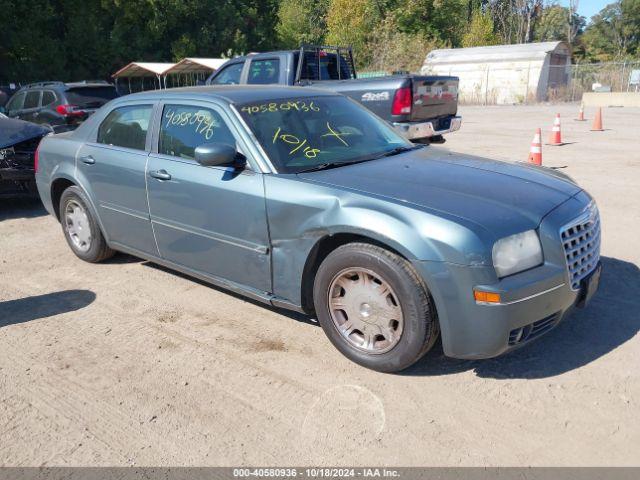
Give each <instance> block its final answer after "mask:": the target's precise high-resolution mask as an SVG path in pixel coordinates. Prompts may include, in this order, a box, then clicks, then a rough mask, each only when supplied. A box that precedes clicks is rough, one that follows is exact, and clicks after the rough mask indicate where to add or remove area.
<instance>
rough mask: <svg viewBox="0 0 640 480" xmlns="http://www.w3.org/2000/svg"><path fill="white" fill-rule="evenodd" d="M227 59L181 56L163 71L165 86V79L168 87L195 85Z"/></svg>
mask: <svg viewBox="0 0 640 480" xmlns="http://www.w3.org/2000/svg"><path fill="white" fill-rule="evenodd" d="M227 60H228V59H226V58H183V59H182V60H180V61H179V62H178V63H176V64H175V65H174V66H173V67H171V68H170V69H169V70H167V71H166V72H164V75H165V86H167V80H168V81H169V83H170V85H169V86H170V87H180V86H189V85H197V84H198V82H204V81H205V80H206V79H207V77H208V76H209V75H211V73H213V72H215V71H216V70H217V69H218V68H220V66H221V65H223V64H224V63H225V62H226V61H227Z"/></svg>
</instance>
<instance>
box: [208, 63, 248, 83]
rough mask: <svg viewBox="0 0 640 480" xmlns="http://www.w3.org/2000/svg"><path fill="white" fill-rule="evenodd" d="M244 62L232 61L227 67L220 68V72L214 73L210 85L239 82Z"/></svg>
mask: <svg viewBox="0 0 640 480" xmlns="http://www.w3.org/2000/svg"><path fill="white" fill-rule="evenodd" d="M243 67H244V62H240V63H234V64H232V65H229V66H228V67H224V68H223V69H222V70H220V73H218V75H216V76H215V77H214V78H213V79H212V80H211V84H212V85H237V84H238V83H240V75H241V74H242V68H243Z"/></svg>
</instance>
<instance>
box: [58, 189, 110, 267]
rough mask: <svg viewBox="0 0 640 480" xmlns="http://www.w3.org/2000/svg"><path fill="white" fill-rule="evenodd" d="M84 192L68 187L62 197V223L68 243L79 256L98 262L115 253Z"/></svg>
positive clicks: (88, 260)
mask: <svg viewBox="0 0 640 480" xmlns="http://www.w3.org/2000/svg"><path fill="white" fill-rule="evenodd" d="M88 205H89V202H88V201H87V200H86V197H85V195H84V192H83V191H82V190H81V189H79V188H78V187H69V188H67V189H66V190H65V191H64V192H63V193H62V196H61V197H60V223H61V224H62V231H63V232H64V237H65V238H66V239H67V243H68V244H69V246H70V247H71V250H73V253H75V254H76V255H77V256H78V257H79V258H81V259H82V260H84V261H86V262H91V263H96V262H101V261H102V260H106V259H107V258H110V257H112V256H113V254H114V253H115V252H114V251H113V250H112V249H110V248H109V246H108V245H107V242H106V240H105V239H104V236H103V235H102V232H101V231H100V227H99V226H98V222H97V221H96V219H95V217H94V215H93V213H92V212H91V209H90V208H89V207H88Z"/></svg>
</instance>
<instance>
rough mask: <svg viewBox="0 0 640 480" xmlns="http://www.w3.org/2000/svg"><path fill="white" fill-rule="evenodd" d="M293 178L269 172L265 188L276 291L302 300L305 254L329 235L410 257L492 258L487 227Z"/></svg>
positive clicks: (473, 261)
mask: <svg viewBox="0 0 640 480" xmlns="http://www.w3.org/2000/svg"><path fill="white" fill-rule="evenodd" d="M292 180H293V179H292V178H291V176H266V177H265V192H266V201H267V215H268V221H269V230H270V234H271V246H272V252H271V254H272V274H273V277H272V281H273V293H274V294H275V295H277V296H279V297H281V298H285V299H287V300H289V301H291V302H293V303H295V304H297V305H300V304H301V302H302V298H301V287H302V285H301V281H302V278H303V273H304V268H305V264H306V263H307V259H308V258H309V256H310V254H311V253H312V252H313V251H314V248H315V247H316V246H317V245H318V242H321V241H322V240H323V239H325V238H326V237H327V236H333V235H337V234H354V235H359V236H363V237H366V238H370V239H372V240H375V241H377V242H379V243H381V244H383V245H387V246H388V247H390V248H392V249H394V250H396V251H398V252H399V253H400V254H402V255H403V256H404V257H406V258H407V259H408V260H409V261H411V262H415V261H425V260H428V261H434V262H450V263H459V264H464V265H469V264H472V265H483V264H486V262H487V261H490V258H489V259H487V248H486V247H485V245H487V239H486V238H483V237H482V235H483V232H480V233H479V234H478V233H474V231H472V230H470V228H469V226H467V225H464V224H462V222H461V223H458V222H454V221H452V220H451V219H449V218H444V217H441V216H436V215H433V214H429V213H427V212H423V211H420V210H416V209H414V208H411V207H408V206H405V205H401V204H398V203H393V202H390V201H388V200H386V199H380V198H374V197H370V196H365V195H362V194H358V193H354V192H346V191H344V190H340V189H335V188H331V187H326V186H322V185H317V184H313V183H307V182H296V181H292ZM489 244H492V243H489ZM489 254H490V252H489ZM425 280H427V279H425Z"/></svg>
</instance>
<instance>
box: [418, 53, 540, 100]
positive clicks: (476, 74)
mask: <svg viewBox="0 0 640 480" xmlns="http://www.w3.org/2000/svg"><path fill="white" fill-rule="evenodd" d="M547 62H548V60H547ZM545 63H546V62H544V61H542V60H533V61H530V60H522V61H508V62H476V63H460V64H449V65H448V64H434V65H425V66H424V67H422V73H423V74H427V75H428V74H431V75H454V76H456V77H459V78H460V86H459V98H460V102H461V103H487V104H496V103H497V104H511V103H523V102H525V101H527V100H529V101H532V100H535V99H539V98H540V95H541V93H542V92H545V91H546V82H545V86H544V88H540V87H541V85H540V83H541V73H542V72H543V71H544V64H545Z"/></svg>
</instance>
